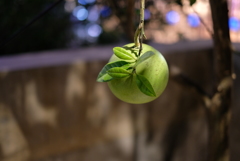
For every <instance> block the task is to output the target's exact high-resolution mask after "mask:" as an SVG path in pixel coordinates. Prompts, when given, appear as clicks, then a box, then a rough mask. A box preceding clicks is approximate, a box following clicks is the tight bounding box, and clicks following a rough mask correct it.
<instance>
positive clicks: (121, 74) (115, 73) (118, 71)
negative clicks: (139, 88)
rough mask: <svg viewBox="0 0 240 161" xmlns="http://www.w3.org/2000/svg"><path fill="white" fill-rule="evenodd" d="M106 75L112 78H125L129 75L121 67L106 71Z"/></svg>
mask: <svg viewBox="0 0 240 161" xmlns="http://www.w3.org/2000/svg"><path fill="white" fill-rule="evenodd" d="M107 73H108V74H109V75H110V76H111V77H113V78H125V77H128V76H130V75H131V73H130V72H129V71H127V70H126V69H123V68H122V67H114V68H111V69H109V70H108V71H107Z"/></svg>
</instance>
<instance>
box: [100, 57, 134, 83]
mask: <svg viewBox="0 0 240 161" xmlns="http://www.w3.org/2000/svg"><path fill="white" fill-rule="evenodd" d="M114 67H123V68H124V69H125V68H128V67H130V62H126V61H115V62H111V63H108V64H106V65H105V66H104V67H103V69H102V70H101V71H100V73H99V74H98V77H97V82H108V81H110V80H112V79H113V77H111V76H110V75H109V74H108V73H107V71H108V70H109V69H111V68H114Z"/></svg>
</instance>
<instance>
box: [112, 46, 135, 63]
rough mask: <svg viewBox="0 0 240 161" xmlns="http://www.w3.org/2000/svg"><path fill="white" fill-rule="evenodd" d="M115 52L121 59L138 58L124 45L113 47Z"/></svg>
mask: <svg viewBox="0 0 240 161" xmlns="http://www.w3.org/2000/svg"><path fill="white" fill-rule="evenodd" d="M113 53H114V54H115V55H116V56H117V57H118V58H120V59H123V60H135V59H136V58H135V57H134V56H133V55H132V54H131V53H130V52H129V51H127V50H126V49H124V48H122V47H115V48H113Z"/></svg>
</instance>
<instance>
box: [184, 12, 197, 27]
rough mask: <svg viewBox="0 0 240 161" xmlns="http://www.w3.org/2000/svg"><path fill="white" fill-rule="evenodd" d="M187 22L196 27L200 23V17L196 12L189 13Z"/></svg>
mask: <svg viewBox="0 0 240 161" xmlns="http://www.w3.org/2000/svg"><path fill="white" fill-rule="evenodd" d="M187 22H188V24H189V25H190V26H191V27H198V26H199V25H200V19H199V17H198V16H197V15H196V14H189V15H188V16H187Z"/></svg>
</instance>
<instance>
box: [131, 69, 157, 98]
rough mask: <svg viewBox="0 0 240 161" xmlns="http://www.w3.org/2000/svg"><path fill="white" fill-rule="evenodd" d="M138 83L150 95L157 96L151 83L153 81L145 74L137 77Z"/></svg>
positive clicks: (141, 89) (142, 90)
mask: <svg viewBox="0 0 240 161" xmlns="http://www.w3.org/2000/svg"><path fill="white" fill-rule="evenodd" d="M136 78H137V79H136V83H137V86H138V88H139V89H140V91H141V92H142V93H144V94H146V95H148V96H151V97H156V93H155V92H154V89H153V87H152V85H151V83H150V82H149V81H148V80H147V78H145V77H144V76H143V75H138V74H137V77H136Z"/></svg>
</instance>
